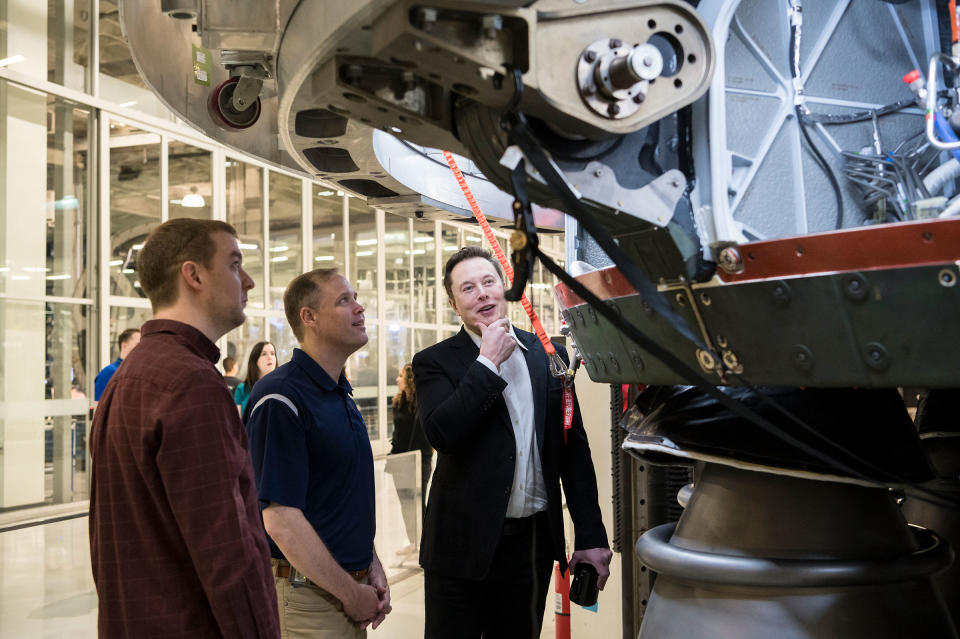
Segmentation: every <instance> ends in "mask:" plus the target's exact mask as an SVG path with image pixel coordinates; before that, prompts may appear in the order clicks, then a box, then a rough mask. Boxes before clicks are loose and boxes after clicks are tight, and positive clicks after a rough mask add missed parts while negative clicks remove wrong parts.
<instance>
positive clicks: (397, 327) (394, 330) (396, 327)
mask: <svg viewBox="0 0 960 639" xmlns="http://www.w3.org/2000/svg"><path fill="white" fill-rule="evenodd" d="M400 328H401V326H400V325H399V324H389V325H388V326H387V330H389V331H390V332H391V333H399V332H400Z"/></svg>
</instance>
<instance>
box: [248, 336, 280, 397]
mask: <svg viewBox="0 0 960 639" xmlns="http://www.w3.org/2000/svg"><path fill="white" fill-rule="evenodd" d="M267 344H270V345H271V346H273V343H271V342H257V343H256V344H254V345H253V349H252V350H251V351H250V357H249V358H247V376H246V377H244V378H243V383H244V384H245V385H246V387H247V392H248V393H249V392H250V391H252V390H253V385H254V384H256V383H257V382H258V381H259V380H260V367H259V366H257V360H258V359H260V354H261V353H263V347H264V346H266V345H267ZM273 350H274V352H276V350H277V347H276V346H273Z"/></svg>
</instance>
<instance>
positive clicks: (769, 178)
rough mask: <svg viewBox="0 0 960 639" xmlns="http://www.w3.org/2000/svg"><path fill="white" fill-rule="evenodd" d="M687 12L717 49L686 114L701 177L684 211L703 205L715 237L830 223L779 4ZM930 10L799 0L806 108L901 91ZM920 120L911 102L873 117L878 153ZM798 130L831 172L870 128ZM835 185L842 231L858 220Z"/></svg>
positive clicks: (931, 48)
mask: <svg viewBox="0 0 960 639" xmlns="http://www.w3.org/2000/svg"><path fill="white" fill-rule="evenodd" d="M698 10H699V11H700V13H701V14H702V15H703V16H704V17H705V19H706V20H707V22H708V23H710V24H711V26H712V28H713V29H714V40H715V42H716V43H717V45H718V52H717V74H716V75H715V76H714V80H713V83H712V85H711V92H710V96H709V99H708V100H705V101H702V102H700V103H698V104H697V106H696V108H695V109H694V115H695V118H694V121H695V123H696V124H697V126H696V127H695V129H694V138H693V142H694V148H695V151H696V157H697V165H698V173H699V174H700V177H702V178H705V179H702V180H700V181H699V183H698V187H697V190H696V191H695V192H694V201H695V206H697V207H699V206H703V205H710V206H711V209H712V215H713V217H714V218H715V220H716V222H715V226H716V228H717V231H718V236H719V237H718V239H720V240H726V241H743V239H744V238H743V236H742V235H740V231H741V230H745V231H746V232H748V233H749V234H750V235H751V236H753V237H755V238H764V239H768V238H776V237H785V236H790V235H797V234H804V233H811V232H818V231H826V230H829V229H832V228H835V218H836V204H835V202H834V196H833V192H832V190H831V188H830V185H829V183H828V181H827V178H826V176H825V175H824V173H823V171H822V170H821V169H820V168H818V167H817V166H816V164H815V163H814V160H813V156H812V155H811V154H810V152H809V151H808V150H807V149H805V148H804V145H803V144H802V143H801V138H800V133H799V128H798V125H797V121H796V115H795V113H794V86H793V82H792V79H791V77H790V71H789V69H788V65H787V62H788V55H787V51H788V40H789V22H788V21H789V16H788V12H787V10H786V3H780V2H770V1H769V0H742V2H738V1H736V0H734V1H732V2H731V1H730V0H714V1H710V0H707V1H705V2H701V3H700V4H699V7H698ZM934 15H935V13H934V7H933V2H930V1H927V0H923V1H917V2H908V3H897V4H894V3H889V4H887V3H876V2H853V1H851V0H842V1H841V2H836V3H827V2H806V3H803V33H804V37H803V38H802V40H801V50H800V68H801V71H802V86H803V101H804V104H805V105H806V106H807V107H808V108H809V109H810V110H811V111H813V112H816V113H849V112H851V111H854V110H863V109H869V108H878V107H880V106H882V105H885V104H889V103H892V102H896V101H898V100H902V99H904V98H910V96H911V94H910V91H909V90H908V89H907V87H906V86H905V85H904V84H903V82H902V81H901V79H900V78H901V76H903V74H905V73H906V72H908V71H910V70H911V69H914V68H921V66H922V65H923V64H925V61H926V60H927V59H928V58H929V56H930V55H931V54H932V53H933V52H935V51H937V50H938V49H939V46H938V42H937V40H936V32H935V27H933V25H934V24H935V20H932V19H931V17H932V16H934ZM719 34H723V35H724V36H726V34H729V37H721V36H720V35H719ZM852 61H855V63H853V64H852V63H851V62H852ZM922 125H923V118H922V111H921V110H920V109H910V110H908V111H906V112H905V113H903V114H898V115H894V116H889V117H885V118H882V119H881V120H880V133H881V138H882V140H883V141H884V142H885V148H886V147H888V146H889V147H890V148H892V147H893V146H895V143H896V142H897V141H899V140H902V139H904V138H906V137H907V136H908V135H910V134H911V133H913V132H915V131H916V130H919V129H920V128H921V127H922ZM810 128H811V135H812V136H813V139H814V141H815V143H816V144H817V146H818V148H819V149H820V151H821V153H822V154H823V155H824V157H825V158H826V160H827V162H828V163H829V164H830V166H831V167H832V169H833V171H834V172H835V174H836V175H842V162H841V158H840V155H839V151H840V150H841V149H843V150H847V151H853V152H857V151H860V149H862V148H864V147H866V146H869V145H870V144H871V141H872V135H873V129H872V125H871V123H870V122H869V121H868V122H861V123H856V124H845V125H827V126H821V125H818V126H812V125H811V127H810ZM706 166H709V167H710V169H709V171H706V170H704V168H703V167H706ZM841 188H842V191H843V198H844V208H845V211H846V213H845V220H844V226H845V227H850V226H857V225H860V224H863V223H864V221H865V216H864V214H863V213H862V212H861V211H860V210H859V208H858V207H857V205H856V203H855V198H854V197H853V195H854V192H853V191H852V190H851V187H850V185H848V184H845V182H844V181H843V180H841ZM775 203H776V204H777V205H779V206H778V211H777V214H776V215H771V205H772V204H775Z"/></svg>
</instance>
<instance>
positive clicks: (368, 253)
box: [357, 251, 373, 257]
mask: <svg viewBox="0 0 960 639" xmlns="http://www.w3.org/2000/svg"><path fill="white" fill-rule="evenodd" d="M371 255H373V251H357V257H369V256H371Z"/></svg>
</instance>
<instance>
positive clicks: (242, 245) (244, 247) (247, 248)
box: [239, 242, 260, 251]
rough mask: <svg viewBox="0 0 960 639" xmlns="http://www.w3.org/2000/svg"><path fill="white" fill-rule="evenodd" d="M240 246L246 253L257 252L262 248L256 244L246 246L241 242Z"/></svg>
mask: <svg viewBox="0 0 960 639" xmlns="http://www.w3.org/2000/svg"><path fill="white" fill-rule="evenodd" d="M239 246H240V248H242V249H243V250H244V251H256V250H257V249H258V248H260V247H259V246H257V245H256V244H244V243H243V242H240V244H239Z"/></svg>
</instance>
